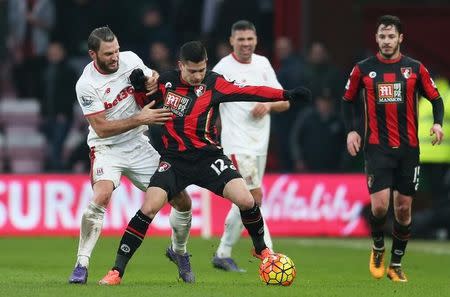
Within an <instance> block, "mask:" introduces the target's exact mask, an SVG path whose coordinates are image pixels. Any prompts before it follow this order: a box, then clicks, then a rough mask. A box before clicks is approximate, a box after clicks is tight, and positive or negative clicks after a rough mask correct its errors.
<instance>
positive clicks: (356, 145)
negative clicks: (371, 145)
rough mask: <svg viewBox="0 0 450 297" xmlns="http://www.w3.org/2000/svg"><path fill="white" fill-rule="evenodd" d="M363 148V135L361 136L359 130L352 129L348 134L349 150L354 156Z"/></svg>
mask: <svg viewBox="0 0 450 297" xmlns="http://www.w3.org/2000/svg"><path fill="white" fill-rule="evenodd" d="M360 148H361V136H359V134H358V132H356V131H351V132H349V133H348V134H347V151H348V153H349V154H350V155H351V156H352V157H354V156H356V154H358V152H359V149H360Z"/></svg>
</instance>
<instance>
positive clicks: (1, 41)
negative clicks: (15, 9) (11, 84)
mask: <svg viewBox="0 0 450 297" xmlns="http://www.w3.org/2000/svg"><path fill="white" fill-rule="evenodd" d="M6 4H7V3H6V0H0V98H1V97H2V95H3V94H4V89H5V86H6V34H7V30H6V29H7V28H8V24H7V21H6V20H7V15H6Z"/></svg>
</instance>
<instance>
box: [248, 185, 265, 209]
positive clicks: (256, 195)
mask: <svg viewBox="0 0 450 297" xmlns="http://www.w3.org/2000/svg"><path fill="white" fill-rule="evenodd" d="M251 194H252V196H253V199H254V200H255V202H256V204H257V205H258V206H259V207H261V202H262V196H263V194H262V191H261V188H258V189H253V190H251Z"/></svg>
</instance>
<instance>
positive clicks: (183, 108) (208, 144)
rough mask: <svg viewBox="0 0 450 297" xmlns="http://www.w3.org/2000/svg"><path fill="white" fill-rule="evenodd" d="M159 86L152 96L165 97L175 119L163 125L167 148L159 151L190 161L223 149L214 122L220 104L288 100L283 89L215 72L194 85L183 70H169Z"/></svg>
mask: <svg viewBox="0 0 450 297" xmlns="http://www.w3.org/2000/svg"><path fill="white" fill-rule="evenodd" d="M158 87H159V90H158V92H157V93H156V94H154V95H153V96H152V97H151V98H157V100H162V104H163V106H164V107H165V108H168V109H170V110H171V111H172V113H173V116H172V120H171V121H168V122H166V123H165V125H164V126H163V131H162V140H163V145H164V148H163V151H162V152H160V153H161V155H163V156H171V157H175V158H184V159H189V160H192V159H195V158H197V157H199V156H201V155H202V154H205V153H207V152H217V151H221V150H222V148H221V147H220V145H219V142H218V135H217V128H216V125H215V123H216V120H217V117H218V115H219V104H220V103H222V102H231V101H261V102H269V101H280V100H286V99H284V96H285V95H284V94H285V93H284V92H285V91H283V90H281V89H274V88H269V87H264V86H261V87H253V86H244V85H241V84H238V83H236V82H233V81H230V80H228V79H226V78H225V77H223V76H222V75H219V74H217V73H215V72H212V71H207V72H206V75H205V77H204V79H203V81H202V82H201V83H200V84H198V85H195V86H194V85H190V84H189V83H187V82H186V81H184V80H183V78H182V77H181V72H180V71H178V70H173V71H168V72H166V73H162V74H161V76H160V77H159V86H158Z"/></svg>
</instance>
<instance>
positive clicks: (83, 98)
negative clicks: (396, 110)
mask: <svg viewBox="0 0 450 297" xmlns="http://www.w3.org/2000/svg"><path fill="white" fill-rule="evenodd" d="M80 101H81V105H83V106H84V107H88V106H91V105H92V102H94V98H92V97H90V96H81V99H80Z"/></svg>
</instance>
